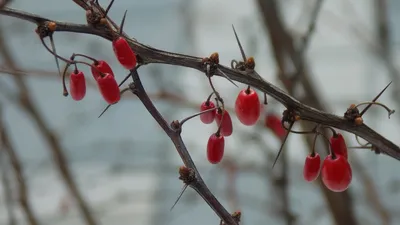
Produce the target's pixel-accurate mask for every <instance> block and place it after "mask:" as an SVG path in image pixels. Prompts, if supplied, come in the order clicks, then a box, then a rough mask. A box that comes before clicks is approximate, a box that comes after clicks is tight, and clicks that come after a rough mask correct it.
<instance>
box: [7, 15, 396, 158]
mask: <svg viewBox="0 0 400 225" xmlns="http://www.w3.org/2000/svg"><path fill="white" fill-rule="evenodd" d="M0 14H2V15H7V16H11V17H16V18H19V19H22V20H27V21H30V22H33V23H36V24H41V23H43V22H46V21H51V20H50V19H47V18H43V17H40V16H37V15H34V14H30V13H27V12H24V11H19V10H15V9H10V8H4V9H0ZM55 22H56V23H57V27H56V31H59V32H75V33H85V34H92V35H96V36H99V37H102V38H104V39H107V40H109V41H111V40H112V32H113V31H108V30H104V29H100V28H94V27H89V26H87V25H82V24H74V23H64V22H58V21H55ZM128 41H129V43H130V45H131V47H132V49H133V50H134V51H135V52H136V53H137V54H138V55H140V57H141V59H142V61H143V64H149V63H161V64H169V65H176V66H182V67H187V68H192V69H196V70H199V71H201V72H205V68H204V66H203V64H202V62H201V61H202V58H200V57H193V56H189V55H183V54H178V53H173V52H167V51H162V50H159V49H155V48H152V47H150V46H147V45H144V44H141V43H139V42H137V41H136V40H133V39H128ZM222 73H224V74H226V75H227V77H229V78H230V79H232V80H234V81H237V82H240V83H243V84H247V85H250V86H252V87H254V88H256V89H258V90H260V91H262V92H265V93H267V94H268V95H270V96H271V97H273V98H275V99H276V100H277V101H279V102H280V103H282V104H283V105H284V106H286V107H287V108H291V109H293V110H295V111H297V113H298V114H299V115H300V117H301V118H302V119H303V120H308V121H313V122H315V123H319V124H323V125H326V126H332V127H335V128H337V129H341V130H344V131H348V132H350V133H353V134H356V135H358V136H360V137H362V138H363V139H365V140H367V141H368V142H370V143H371V144H373V145H374V146H376V147H377V148H378V149H379V150H380V151H381V152H382V153H385V154H387V155H389V156H391V157H393V158H395V159H397V160H400V148H399V147H398V146H397V145H395V144H394V143H393V142H391V141H390V140H388V139H386V138H385V137H383V136H382V135H381V134H379V133H377V132H376V131H374V130H373V129H371V128H370V127H368V126H367V125H365V124H363V125H360V126H355V125H354V124H353V123H351V122H348V121H347V120H346V119H344V118H343V117H339V116H337V115H333V114H330V113H327V112H323V111H320V110H317V109H315V108H313V107H310V106H308V105H305V104H302V103H301V102H300V101H298V100H297V99H295V98H293V97H291V96H290V95H288V94H287V93H286V92H284V91H283V90H281V89H280V88H278V87H276V86H275V85H273V84H271V83H269V82H268V81H265V80H264V79H262V78H260V77H258V76H256V75H255V74H251V73H248V74H247V75H246V74H245V73H242V72H239V71H237V70H234V69H230V68H228V67H226V66H222V65H218V69H217V71H216V74H215V75H217V76H222V77H223V74H222Z"/></svg>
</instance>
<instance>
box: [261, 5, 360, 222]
mask: <svg viewBox="0 0 400 225" xmlns="http://www.w3.org/2000/svg"><path fill="white" fill-rule="evenodd" d="M258 4H259V7H260V12H261V15H262V17H263V22H264V25H265V27H266V30H267V31H268V34H269V37H270V42H271V47H272V49H273V53H274V56H275V60H276V64H277V66H278V68H279V70H280V71H279V76H280V78H281V80H282V81H283V83H284V85H285V88H286V89H287V90H288V92H289V93H290V94H291V95H293V96H294V97H295V98H298V99H299V100H300V101H301V102H302V103H304V104H307V105H310V106H312V107H315V108H317V109H320V110H325V109H324V107H323V105H322V103H321V101H320V99H319V97H318V94H317V93H316V91H315V88H314V85H313V84H312V82H311V80H310V79H309V74H308V72H307V66H306V65H303V66H301V65H300V64H301V63H300V62H302V61H303V62H304V59H302V56H301V55H299V54H298V51H297V49H296V47H295V46H294V43H293V38H292V36H291V35H290V34H289V33H288V32H287V31H286V29H285V26H284V23H283V20H282V18H281V15H280V13H279V11H278V7H277V4H276V1H275V0H258ZM300 67H301V68H302V69H301V70H300V71H298V70H299V68H300ZM296 72H297V74H296ZM294 74H296V75H295V76H296V77H294ZM296 85H301V86H302V89H303V90H304V92H305V93H304V95H303V96H296V94H295V93H294V87H296ZM301 125H302V129H304V130H310V129H312V128H313V126H314V125H313V124H310V123H304V122H302V123H301ZM327 136H329V134H328V135H327ZM306 140H307V144H308V146H309V149H310V150H311V149H312V144H313V142H312V137H308V138H306ZM319 148H320V149H325V151H326V152H328V148H327V146H326V145H321V146H319ZM319 185H320V188H321V190H322V192H323V195H324V196H325V200H326V203H327V205H328V208H329V210H330V212H331V214H332V218H333V220H334V221H335V223H336V224H337V225H343V224H346V225H356V224H358V223H357V220H356V218H355V216H354V212H353V204H352V201H351V197H350V193H349V192H348V191H345V192H342V193H334V192H331V191H330V190H328V189H327V188H326V187H324V185H323V184H322V182H321V179H319Z"/></svg>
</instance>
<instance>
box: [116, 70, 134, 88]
mask: <svg viewBox="0 0 400 225" xmlns="http://www.w3.org/2000/svg"><path fill="white" fill-rule="evenodd" d="M131 75H132V74H131V73H129V74H128V75H126V77H125V78H124V79H123V80H122V81H121V82H120V83H119V85H118V87H121V85H123V84H124V83H125V82H126V81H127V80H128V79H129V77H130V76H131Z"/></svg>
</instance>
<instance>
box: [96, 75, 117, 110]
mask: <svg viewBox="0 0 400 225" xmlns="http://www.w3.org/2000/svg"><path fill="white" fill-rule="evenodd" d="M97 85H98V87H99V90H100V93H101V95H102V96H103V98H104V100H105V101H106V102H107V103H108V104H115V103H117V102H119V100H120V99H121V93H120V91H119V87H118V83H117V81H116V80H115V78H114V76H112V75H111V74H109V73H105V74H103V75H102V76H100V77H99V78H98V79H97Z"/></svg>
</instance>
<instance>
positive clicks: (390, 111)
mask: <svg viewBox="0 0 400 225" xmlns="http://www.w3.org/2000/svg"><path fill="white" fill-rule="evenodd" d="M367 104H368V105H369V106H372V105H378V106H381V107H383V108H384V109H386V111H387V112H388V116H389V119H390V115H392V114H393V113H394V112H395V110H392V109H390V108H389V107H387V106H386V105H384V104H382V103H379V102H362V103H360V104H358V105H356V106H355V108H357V107H359V106H362V105H367ZM360 115H361V113H360Z"/></svg>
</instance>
